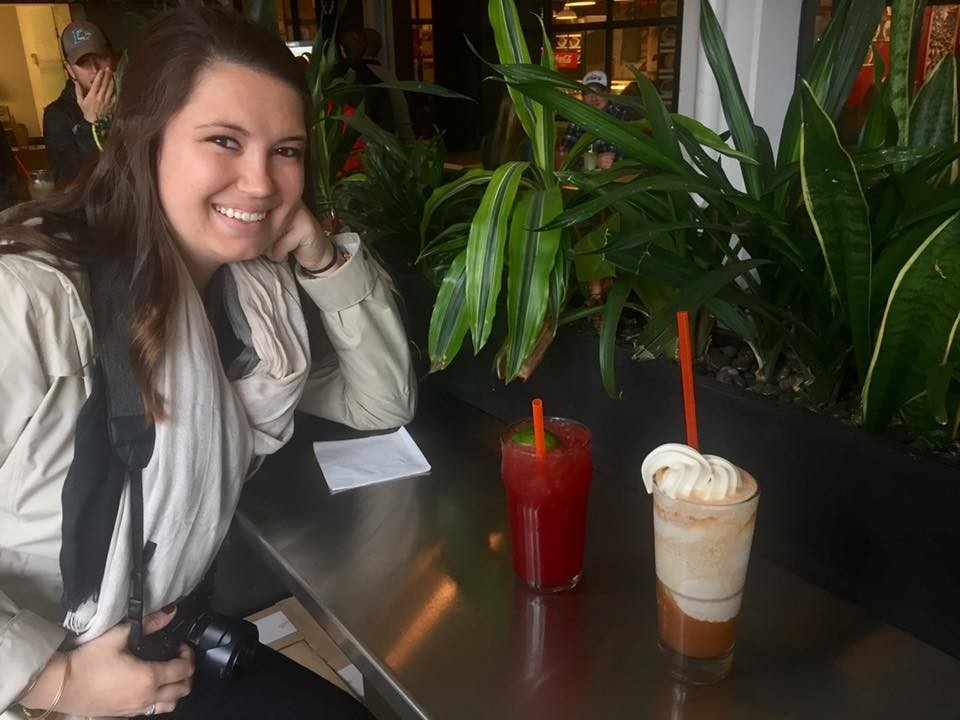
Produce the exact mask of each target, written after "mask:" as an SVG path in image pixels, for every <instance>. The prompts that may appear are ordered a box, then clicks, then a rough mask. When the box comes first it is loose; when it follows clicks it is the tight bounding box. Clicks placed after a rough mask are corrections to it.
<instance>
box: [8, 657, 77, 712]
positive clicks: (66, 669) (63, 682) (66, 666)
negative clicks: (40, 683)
mask: <svg viewBox="0 0 960 720" xmlns="http://www.w3.org/2000/svg"><path fill="white" fill-rule="evenodd" d="M60 654H61V655H63V677H62V678H61V679H60V687H59V688H57V694H56V695H54V697H53V702H52V703H50V707H49V708H47V709H46V710H44V711H43V712H42V713H37V714H34V711H32V710H30V709H29V708H26V707H24V706H23V705H20V709H21V710H22V711H23V714H24V715H26V716H27V718H30V719H31V720H46V718H48V717H50V716H51V715H53V713H54V712H56V710H57V705H58V704H59V703H60V698H62V697H63V690H64V688H65V687H66V686H67V679H68V678H69V677H70V653H66V652H64V653H60ZM37 679H39V675H38V676H37ZM35 685H36V680H35V681H34V682H32V683H31V684H30V685H29V686H28V687H27V689H26V691H24V693H23V695H27V694H29V693H30V691H31V690H32V689H33V688H34V686H35ZM23 695H21V697H23Z"/></svg>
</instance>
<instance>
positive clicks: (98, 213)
mask: <svg viewBox="0 0 960 720" xmlns="http://www.w3.org/2000/svg"><path fill="white" fill-rule="evenodd" d="M218 61H219V62H230V63H236V64H238V65H243V66H245V67H248V68H251V69H254V70H258V71H260V72H264V73H266V74H268V75H271V76H273V77H275V78H277V79H278V80H281V81H283V82H285V83H287V84H288V85H290V86H291V87H293V88H294V89H295V90H297V92H298V93H299V95H300V97H301V98H302V100H303V108H304V119H305V121H306V119H307V118H308V117H309V93H308V90H307V86H306V78H305V75H304V69H303V66H302V65H300V63H298V62H297V60H296V59H295V58H294V57H293V55H292V54H291V53H290V51H289V50H288V49H287V47H286V46H285V45H284V44H283V42H282V41H281V40H280V38H278V37H276V36H275V35H272V34H271V33H270V32H268V31H267V30H265V29H264V28H262V27H260V26H258V25H256V24H254V23H252V22H249V21H247V20H245V19H244V18H242V17H241V16H240V15H238V14H237V13H235V12H232V11H229V10H225V9H222V8H219V7H203V8H190V7H179V8H176V9H174V10H171V11H169V12H166V13H164V14H163V15H161V16H159V17H158V18H157V19H156V20H154V21H153V22H152V23H151V24H150V26H149V27H148V28H147V29H146V30H145V32H144V34H143V35H142V36H141V37H140V39H139V40H138V41H137V42H136V44H135V45H134V46H133V47H132V48H131V49H130V51H129V61H128V64H127V68H126V71H125V73H124V76H123V82H122V85H121V89H120V95H119V98H118V101H117V107H116V110H115V111H114V115H113V121H112V124H111V127H110V134H109V137H108V139H107V142H106V144H105V146H104V148H103V153H102V155H101V156H100V158H99V160H98V162H97V163H96V165H95V166H94V167H93V168H92V169H90V170H89V171H88V174H87V175H86V176H85V177H83V178H81V179H79V180H78V181H76V182H75V183H73V184H72V185H71V186H69V187H68V188H67V189H66V190H65V191H64V192H63V193H61V194H58V195H55V196H53V197H52V198H50V199H48V200H45V201H40V202H32V203H26V204H24V205H23V206H21V207H19V208H17V209H16V210H14V211H11V212H10V213H9V214H8V215H7V216H5V218H4V219H5V220H6V221H7V222H8V223H9V222H10V221H13V222H14V223H18V224H7V225H4V226H0V235H2V236H3V238H4V240H6V241H7V243H6V244H3V243H0V253H17V252H26V251H30V250H39V251H44V252H47V253H50V254H52V255H53V256H54V257H55V258H57V259H60V260H66V261H70V262H76V263H81V264H87V263H94V262H108V261H111V260H115V259H121V260H124V261H126V263H127V267H129V269H130V272H131V275H130V277H131V288H132V290H133V298H134V299H133V310H132V322H131V333H130V363H131V366H132V367H133V371H134V374H135V375H136V378H137V384H138V386H139V387H140V391H141V393H142V394H143V399H144V407H145V410H146V414H147V416H148V417H152V418H153V419H154V420H157V421H159V420H162V419H163V418H164V417H165V416H166V413H165V412H164V406H163V398H162V397H161V396H160V394H159V392H158V391H157V389H156V387H155V386H154V383H153V375H154V372H155V371H156V369H157V367H158V365H159V363H160V360H161V358H162V357H163V352H164V347H165V345H166V340H167V326H166V318H167V317H169V315H170V309H171V306H172V305H173V304H174V302H176V298H177V295H178V291H179V288H178V285H177V272H176V262H177V260H176V252H177V251H176V246H175V244H174V240H173V230H172V228H171V227H170V224H169V222H168V221H167V218H166V216H165V215H164V213H163V210H162V208H161V205H160V196H159V191H158V188H157V152H158V149H159V147H160V142H161V139H162V136H163V131H164V128H165V127H166V125H167V122H168V121H169V120H170V118H171V117H172V116H173V115H174V114H176V113H177V112H178V111H179V110H180V108H182V107H183V106H184V104H186V102H187V100H188V99H189V96H190V93H191V92H192V90H193V88H194V85H195V83H196V80H197V77H198V75H199V74H200V71H201V70H202V69H203V68H205V67H207V66H209V65H211V64H212V63H214V62H218ZM256 101H257V100H256V98H251V99H250V102H256ZM38 216H39V217H42V218H43V219H44V225H45V227H44V232H43V233H39V232H36V231H35V230H34V229H33V228H30V227H26V226H23V225H20V224H19V223H21V222H22V221H23V220H25V219H27V218H32V217H38ZM71 222H72V223H73V232H70V233H69V235H70V239H66V237H67V236H66V235H60V236H59V237H54V233H53V232H51V231H50V230H49V229H48V228H47V227H46V226H47V225H48V223H49V225H50V227H52V228H57V229H60V228H58V227H57V226H58V225H59V226H61V227H62V226H63V225H64V224H65V225H66V226H67V227H68V228H69V227H70V225H71ZM78 224H79V227H77V225H78Z"/></svg>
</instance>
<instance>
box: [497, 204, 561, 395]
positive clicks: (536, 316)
mask: <svg viewBox="0 0 960 720" xmlns="http://www.w3.org/2000/svg"><path fill="white" fill-rule="evenodd" d="M562 207H563V199H562V198H561V196H560V188H559V187H558V186H556V185H555V186H553V187H551V188H550V189H549V190H535V191H531V192H527V193H525V194H524V195H523V196H522V197H521V198H520V200H519V201H518V202H517V207H516V210H515V211H514V213H513V217H512V220H511V224H510V241H509V254H510V263H509V271H508V273H507V342H506V354H505V367H506V371H505V378H506V380H507V381H508V382H509V381H510V380H513V379H514V378H515V377H517V376H518V375H519V374H520V371H521V370H522V368H523V365H524V361H525V360H526V358H527V357H528V356H529V355H530V352H531V350H533V346H534V343H535V342H536V340H537V336H538V335H539V333H540V328H541V327H542V325H543V319H544V317H545V315H546V311H547V305H548V302H549V297H550V291H549V282H550V274H551V272H552V271H553V268H554V264H555V262H554V261H555V259H556V255H557V249H558V248H559V246H560V230H547V231H541V230H538V229H537V228H539V227H541V226H542V225H543V224H544V223H545V222H547V221H549V220H550V219H551V218H552V217H553V216H555V215H556V214H557V213H558V212H560V210H561V209H562Z"/></svg>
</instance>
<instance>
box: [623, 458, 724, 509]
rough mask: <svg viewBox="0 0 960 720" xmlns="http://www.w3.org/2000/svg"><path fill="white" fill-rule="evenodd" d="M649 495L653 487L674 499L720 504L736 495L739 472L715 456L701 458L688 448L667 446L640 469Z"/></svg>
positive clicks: (646, 460) (645, 461)
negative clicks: (654, 485)
mask: <svg viewBox="0 0 960 720" xmlns="http://www.w3.org/2000/svg"><path fill="white" fill-rule="evenodd" d="M640 473H641V474H642V475H643V484H644V485H645V486H646V488H647V492H648V493H652V492H653V483H654V481H656V483H657V487H658V488H660V491H661V492H662V493H664V494H665V495H668V496H669V497H671V498H673V499H677V498H681V499H684V500H687V499H693V500H699V501H701V502H719V501H722V500H725V499H727V498H731V497H733V496H734V495H736V494H737V490H739V488H740V471H739V470H737V468H736V467H735V466H734V465H733V464H732V463H730V462H728V461H727V460H724V459H723V458H721V457H717V456H716V455H701V454H700V453H698V452H697V451H696V450H694V449H693V448H692V447H690V446H689V445H681V444H679V443H667V444H666V445H661V446H660V447H658V448H655V449H654V450H652V451H651V452H650V454H649V455H647V457H646V459H645V460H644V461H643V465H642V466H641V468H640Z"/></svg>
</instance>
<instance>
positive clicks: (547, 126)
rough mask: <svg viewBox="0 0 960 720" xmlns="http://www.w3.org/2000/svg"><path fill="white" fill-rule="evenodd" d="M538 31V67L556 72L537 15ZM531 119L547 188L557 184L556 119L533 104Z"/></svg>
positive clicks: (545, 110) (534, 144)
mask: <svg viewBox="0 0 960 720" xmlns="http://www.w3.org/2000/svg"><path fill="white" fill-rule="evenodd" d="M537 19H538V20H539V21H540V29H541V30H542V31H543V53H542V54H541V56H540V65H541V66H542V67H544V68H546V69H547V70H556V68H557V61H556V59H555V58H554V56H553V47H552V46H551V45H550V36H549V35H547V28H546V26H544V24H543V18H542V17H540V16H539V15H538V16H537ZM533 118H534V121H535V123H536V132H534V134H533V136H532V137H531V139H530V140H531V142H532V143H533V156H534V158H536V159H537V165H538V166H539V167H540V168H541V169H542V170H543V177H544V184H545V185H547V186H550V185H553V184H555V183H556V182H557V179H556V176H555V175H554V174H553V166H554V159H555V158H554V156H555V153H556V145H557V118H556V116H555V114H554V112H553V111H552V110H550V109H549V108H547V107H546V106H545V105H543V104H542V103H533Z"/></svg>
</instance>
